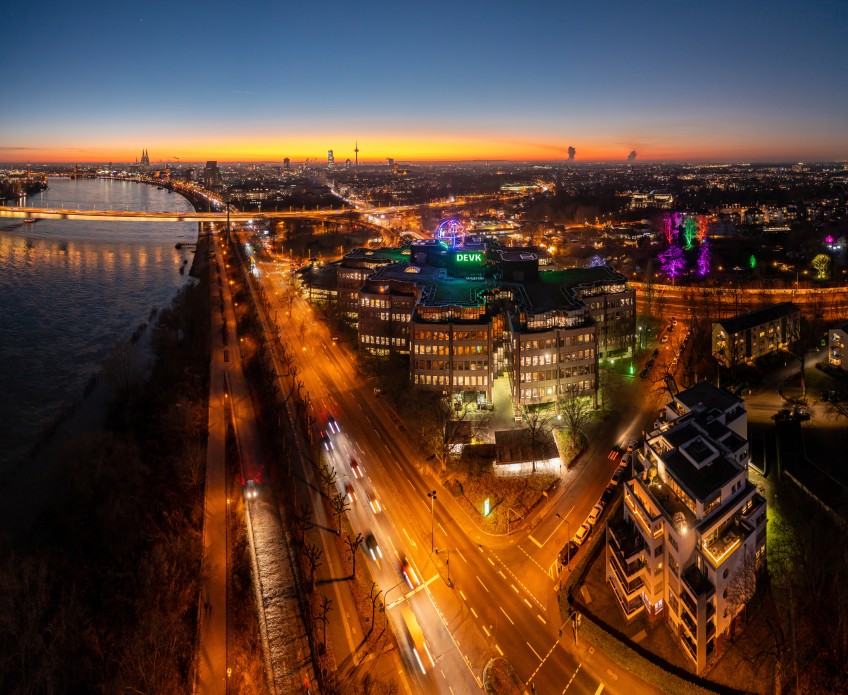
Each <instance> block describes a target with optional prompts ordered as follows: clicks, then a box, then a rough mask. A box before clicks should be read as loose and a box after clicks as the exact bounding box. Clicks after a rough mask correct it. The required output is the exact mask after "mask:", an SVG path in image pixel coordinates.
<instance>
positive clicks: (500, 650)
mask: <svg viewBox="0 0 848 695" xmlns="http://www.w3.org/2000/svg"><path fill="white" fill-rule="evenodd" d="M495 649H497V650H498V654H500V655H501V656H503V650H502V649H501V648H500V647H499V646H498V645H497V644H496V645H495Z"/></svg>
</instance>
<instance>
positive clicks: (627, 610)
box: [612, 585, 645, 622]
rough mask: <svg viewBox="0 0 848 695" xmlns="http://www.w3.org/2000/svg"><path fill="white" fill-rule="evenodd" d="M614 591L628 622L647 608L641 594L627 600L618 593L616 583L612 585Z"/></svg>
mask: <svg viewBox="0 0 848 695" xmlns="http://www.w3.org/2000/svg"><path fill="white" fill-rule="evenodd" d="M612 593H613V596H615V598H616V600H617V601H618V606H619V608H621V612H622V613H624V617H625V618H626V619H627V621H628V622H629V621H630V620H632V619H633V618H635V617H636V616H637V615H638V614H639V613H640V612H642V611H643V610H645V602H644V601H642V598H641V596H637V597H636V598H632V599H629V600H627V601H625V600H624V599H623V598H622V597H621V595H620V594H619V593H618V590H617V589H616V588H615V585H613V587H612Z"/></svg>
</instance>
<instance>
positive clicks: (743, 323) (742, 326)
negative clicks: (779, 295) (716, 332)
mask: <svg viewBox="0 0 848 695" xmlns="http://www.w3.org/2000/svg"><path fill="white" fill-rule="evenodd" d="M799 312H800V310H799V309H798V307H797V306H795V304H793V303H792V302H781V303H780V304H774V305H772V306H767V307H765V308H763V309H757V310H756V311H749V312H748V313H747V314H739V315H738V316H733V317H731V318H729V319H722V320H721V321H717V323H718V324H719V325H720V326H721V327H722V328H724V330H725V331H727V332H728V333H729V334H731V335H733V334H734V333H739V332H740V331H744V330H747V329H749V328H754V327H755V326H760V325H762V324H764V323H768V322H769V321H776V320H777V319H779V318H782V317H784V316H789V315H790V314H796V313H799Z"/></svg>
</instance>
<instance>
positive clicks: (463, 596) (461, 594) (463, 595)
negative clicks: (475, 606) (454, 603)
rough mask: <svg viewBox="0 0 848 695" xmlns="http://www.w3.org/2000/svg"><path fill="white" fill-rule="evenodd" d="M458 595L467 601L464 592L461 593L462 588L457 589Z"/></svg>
mask: <svg viewBox="0 0 848 695" xmlns="http://www.w3.org/2000/svg"><path fill="white" fill-rule="evenodd" d="M459 595H460V596H462V600H463V601H467V600H468V599H467V598H465V594H463V593H462V589H460V590H459Z"/></svg>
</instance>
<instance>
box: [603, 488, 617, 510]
mask: <svg viewBox="0 0 848 695" xmlns="http://www.w3.org/2000/svg"><path fill="white" fill-rule="evenodd" d="M614 495H615V486H613V485H609V486H607V489H606V490H604V494H603V495H601V501H600V503H601V504H603V505H604V506H606V505H608V504H609V503H610V500H611V499H612V498H613V496H614Z"/></svg>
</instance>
